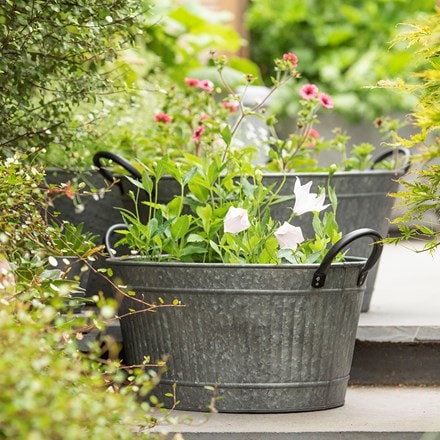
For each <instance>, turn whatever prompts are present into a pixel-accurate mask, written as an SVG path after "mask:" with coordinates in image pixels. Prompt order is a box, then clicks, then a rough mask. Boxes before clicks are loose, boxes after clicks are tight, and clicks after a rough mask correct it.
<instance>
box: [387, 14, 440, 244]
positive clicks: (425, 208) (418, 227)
mask: <svg viewBox="0 0 440 440" xmlns="http://www.w3.org/2000/svg"><path fill="white" fill-rule="evenodd" d="M439 32H440V11H438V10H437V11H436V13H435V14H431V15H430V16H429V17H427V18H426V19H425V20H419V21H416V22H413V23H412V24H411V25H409V27H408V30H407V31H406V32H402V33H401V34H400V35H399V36H398V37H397V38H396V41H395V43H396V44H398V43H401V42H405V43H406V44H407V46H408V47H411V48H413V49H415V52H414V55H413V57H415V58H416V59H417V60H423V61H426V62H427V63H429V68H427V69H426V70H423V71H422V72H418V73H416V74H415V75H414V78H413V79H412V80H411V81H408V82H404V81H401V80H398V81H394V82H388V81H382V82H380V83H379V85H380V86H381V87H385V88H390V89H392V90H394V91H404V92H410V93H412V94H413V95H414V96H415V97H416V98H417V100H418V102H417V105H416V106H414V109H413V111H412V113H411V117H412V121H413V123H414V125H415V127H417V128H418V129H419V130H418V132H417V133H416V134H415V135H413V136H412V137H411V138H409V139H404V138H401V137H398V138H397V139H396V143H400V144H402V145H405V146H408V147H417V154H416V155H414V156H413V160H414V161H415V162H419V167H418V168H416V169H415V170H413V171H412V175H413V176H414V179H407V178H405V177H403V178H402V179H400V183H401V184H402V185H403V191H401V192H399V193H397V194H394V196H395V197H397V198H398V199H400V204H401V206H403V207H404V209H405V214H404V215H403V216H401V217H400V218H397V219H395V221H394V223H396V224H397V225H398V227H399V230H400V231H401V233H402V235H401V236H400V237H397V238H394V239H390V240H389V241H392V242H398V241H400V240H402V239H408V238H415V239H422V240H425V241H426V243H425V249H428V250H431V251H432V250H433V249H435V248H436V247H437V246H439V245H440V231H439V229H438V224H434V225H427V224H424V219H423V216H424V214H426V213H428V212H430V213H433V214H434V216H437V217H439V216H440V197H439V195H440V168H439V166H438V160H439V158H440V138H439V136H438V130H439V128H440V109H439V106H438V103H439V98H440V62H439V58H438V54H439V52H440V42H439V39H438V35H439ZM420 80H421V82H419V81H420Z"/></svg>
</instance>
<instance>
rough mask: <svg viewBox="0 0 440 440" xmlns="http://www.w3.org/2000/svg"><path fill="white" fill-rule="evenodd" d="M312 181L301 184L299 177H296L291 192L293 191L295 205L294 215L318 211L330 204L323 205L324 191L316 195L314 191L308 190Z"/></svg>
mask: <svg viewBox="0 0 440 440" xmlns="http://www.w3.org/2000/svg"><path fill="white" fill-rule="evenodd" d="M312 183H313V182H312V181H310V182H308V183H306V184H305V185H301V182H300V180H299V178H298V177H297V178H296V182H295V187H294V190H293V192H294V193H295V206H294V207H293V212H294V213H295V214H296V215H302V214H305V213H306V212H320V211H323V210H324V209H325V208H327V207H328V206H330V205H324V200H325V191H322V193H321V194H320V195H319V196H318V195H317V194H316V193H311V192H310V187H311V186H312Z"/></svg>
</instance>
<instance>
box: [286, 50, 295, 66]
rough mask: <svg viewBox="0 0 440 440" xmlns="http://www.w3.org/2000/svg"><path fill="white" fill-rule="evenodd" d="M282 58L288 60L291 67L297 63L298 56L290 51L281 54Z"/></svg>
mask: <svg viewBox="0 0 440 440" xmlns="http://www.w3.org/2000/svg"><path fill="white" fill-rule="evenodd" d="M283 60H284V61H289V62H290V64H292V66H293V67H296V66H297V65H298V57H297V56H296V55H295V54H294V53H292V52H288V53H285V54H284V55H283Z"/></svg>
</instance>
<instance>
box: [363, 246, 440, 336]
mask: <svg viewBox="0 0 440 440" xmlns="http://www.w3.org/2000/svg"><path fill="white" fill-rule="evenodd" d="M421 248H422V243H417V242H409V243H405V244H400V245H397V246H395V245H386V246H385V247H384V251H383V256H382V258H381V262H380V266H379V271H378V274H377V279H376V284H375V289H374V292H373V297H372V301H371V307H370V311H369V312H367V313H362V314H361V317H360V320H359V331H358V339H360V340H372V341H380V340H387V341H389V340H393V341H396V342H417V341H434V340H438V341H440V282H439V278H438V274H439V273H440V249H438V250H437V251H436V252H435V253H434V254H433V255H431V254H429V253H427V252H420V249H421Z"/></svg>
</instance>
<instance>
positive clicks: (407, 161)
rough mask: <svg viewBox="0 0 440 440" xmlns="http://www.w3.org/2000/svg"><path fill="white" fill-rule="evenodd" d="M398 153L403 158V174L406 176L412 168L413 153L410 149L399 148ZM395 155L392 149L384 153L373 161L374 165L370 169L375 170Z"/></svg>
mask: <svg viewBox="0 0 440 440" xmlns="http://www.w3.org/2000/svg"><path fill="white" fill-rule="evenodd" d="M397 153H398V154H400V155H401V156H403V159H404V161H403V165H402V167H403V172H404V174H406V173H407V172H408V171H409V169H410V167H411V152H410V151H409V149H408V148H405V147H398V148H397ZM393 154H394V149H393V148H391V149H389V150H386V151H384V152H383V153H381V154H379V156H377V157H376V158H375V159H374V161H373V165H371V167H370V169H371V170H373V169H374V167H375V166H376V165H377V164H378V163H380V162H382V161H383V160H384V159H386V158H387V157H391V156H392V155H393Z"/></svg>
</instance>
